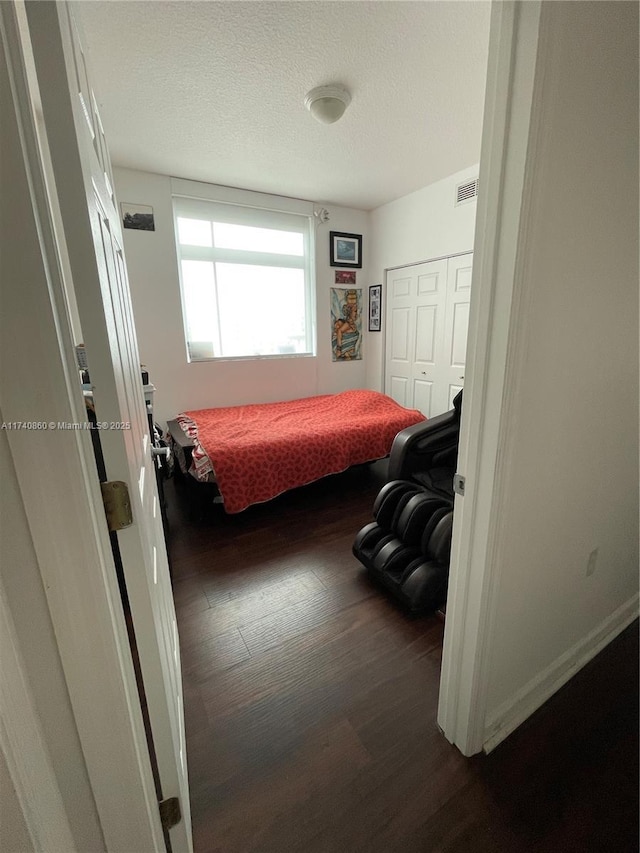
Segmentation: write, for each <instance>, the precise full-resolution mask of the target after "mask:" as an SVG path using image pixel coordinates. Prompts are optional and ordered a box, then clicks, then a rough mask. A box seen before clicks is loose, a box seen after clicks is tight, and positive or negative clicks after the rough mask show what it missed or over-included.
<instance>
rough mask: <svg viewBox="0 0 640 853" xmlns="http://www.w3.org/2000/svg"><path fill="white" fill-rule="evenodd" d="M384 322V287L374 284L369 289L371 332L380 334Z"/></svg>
mask: <svg viewBox="0 0 640 853" xmlns="http://www.w3.org/2000/svg"><path fill="white" fill-rule="evenodd" d="M381 321H382V285H381V284H373V285H371V287H370V288H369V331H370V332H379V331H380V329H381Z"/></svg>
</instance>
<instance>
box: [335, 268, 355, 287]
mask: <svg viewBox="0 0 640 853" xmlns="http://www.w3.org/2000/svg"><path fill="white" fill-rule="evenodd" d="M335 283H336V284H355V283H356V271H355V270H336V282H335Z"/></svg>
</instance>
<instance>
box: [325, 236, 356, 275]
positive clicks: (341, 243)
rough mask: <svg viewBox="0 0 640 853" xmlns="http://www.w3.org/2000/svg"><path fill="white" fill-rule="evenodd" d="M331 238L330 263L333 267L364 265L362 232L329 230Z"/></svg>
mask: <svg viewBox="0 0 640 853" xmlns="http://www.w3.org/2000/svg"><path fill="white" fill-rule="evenodd" d="M329 240H330V255H329V263H330V264H331V266H332V267H354V268H358V269H360V268H361V267H362V234H343V233H342V232H341V231H329Z"/></svg>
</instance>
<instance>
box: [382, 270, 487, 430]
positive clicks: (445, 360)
mask: <svg viewBox="0 0 640 853" xmlns="http://www.w3.org/2000/svg"><path fill="white" fill-rule="evenodd" d="M472 257H473V256H472V254H471V253H469V254H466V255H461V256H458V257H455V258H444V259H441V260H437V261H429V262H428V263H424V264H413V265H411V266H407V267H402V268H399V269H396V270H390V271H389V272H388V273H387V288H386V290H387V312H386V317H387V339H386V349H385V393H386V394H388V395H389V396H390V397H393V399H394V400H396V402H398V403H400V405H402V406H406V407H408V408H415V409H419V410H420V411H421V412H422V414H423V415H425V416H426V417H428V418H431V417H434V416H435V415H439V414H442V412H446V411H447V410H448V409H450V408H451V401H452V400H453V398H454V397H455V395H456V394H457V393H458V391H459V390H460V388H462V386H463V384H464V364H465V351H466V343H467V329H468V322H469V297H470V293H471V264H472Z"/></svg>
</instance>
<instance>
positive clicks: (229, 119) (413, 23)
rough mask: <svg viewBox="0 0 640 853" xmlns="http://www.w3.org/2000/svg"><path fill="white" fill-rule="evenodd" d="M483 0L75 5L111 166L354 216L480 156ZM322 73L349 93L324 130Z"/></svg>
mask: <svg viewBox="0 0 640 853" xmlns="http://www.w3.org/2000/svg"><path fill="white" fill-rule="evenodd" d="M489 6H490V4H489V3H488V2H479V0H472V2H439V1H438V2H436V0H411V1H410V2H405V0H390V2H382V0H380V2H379V1H378V0H351V1H349V0H347V2H342V0H335V2H334V0H325V2H316V0H302V2H287V0H277V2H268V1H267V0H258V2H250V0H247V1H246V2H245V0H231V2H227V1H226V0H208V1H207V0H205V1H204V2H193V0H182V2H165V1H164V0H151V2H137V1H135V2H134V0H126V2H112V0H106V2H105V0H93V2H87V0H83V2H80V3H79V4H78V8H79V12H80V15H79V17H80V19H81V22H82V25H83V29H84V33H85V42H86V50H87V56H88V59H89V63H90V66H91V69H92V72H93V79H94V85H95V88H96V97H97V100H98V104H99V106H100V109H101V113H102V118H103V123H104V125H105V130H106V134H107V138H108V139H109V145H110V149H111V156H112V159H113V162H114V163H115V164H116V165H119V166H127V167H130V168H134V169H141V170H144V171H149V172H159V173H162V174H168V175H175V176H178V177H183V178H191V179H194V180H201V181H207V182H211V183H217V184H225V185H228V186H235V187H243V188H248V189H254V190H261V191H263V192H272V193H277V194H280V195H288V196H293V197H298V198H305V199H309V200H312V201H316V202H323V203H331V202H333V203H334V204H342V205H346V206H349V207H356V208H362V209H365V210H368V209H372V208H375V207H377V206H378V205H380V204H384V203H385V202H388V201H391V200H392V199H395V198H399V197H400V196H403V195H406V194H407V193H409V192H412V191H413V190H416V189H419V188H421V187H423V186H426V185H427V184H430V183H433V182H434V181H437V180H439V179H441V178H443V177H446V176H447V175H450V174H452V173H454V172H456V171H458V170H460V169H463V168H466V167H467V166H471V165H473V164H474V163H477V162H478V160H479V158H480V134H481V125H482V109H483V98H484V85H485V71H486V62H487V47H488V35H489ZM328 83H341V84H343V85H345V86H346V87H347V88H348V89H349V90H350V91H351V95H352V102H351V105H350V107H349V108H348V109H347V112H346V113H345V115H344V117H343V118H342V119H341V120H340V121H339V122H337V123H336V124H332V125H322V124H319V123H318V122H316V121H315V120H314V119H313V118H312V117H311V115H310V113H309V112H307V110H306V109H305V108H304V105H303V100H304V96H305V94H306V93H307V91H308V90H309V89H311V88H313V87H314V86H319V85H323V84H328Z"/></svg>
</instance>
